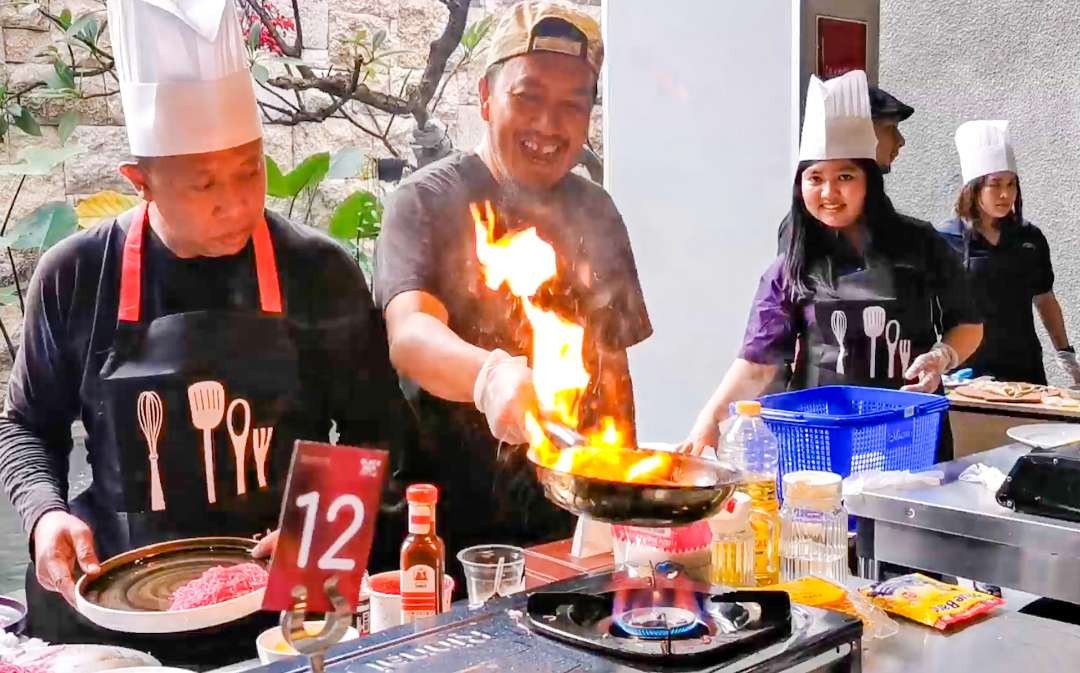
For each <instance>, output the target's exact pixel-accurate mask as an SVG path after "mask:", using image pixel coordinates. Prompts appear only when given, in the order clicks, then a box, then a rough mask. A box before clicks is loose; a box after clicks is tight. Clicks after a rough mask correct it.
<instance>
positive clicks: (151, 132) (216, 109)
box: [109, 0, 262, 157]
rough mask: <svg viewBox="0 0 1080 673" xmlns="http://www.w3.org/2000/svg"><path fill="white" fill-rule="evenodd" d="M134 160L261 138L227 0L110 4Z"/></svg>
mask: <svg viewBox="0 0 1080 673" xmlns="http://www.w3.org/2000/svg"><path fill="white" fill-rule="evenodd" d="M109 33H110V35H111V37H112V46H113V55H114V57H115V59H116V74H117V77H118V78H119V80H120V96H121V100H122V102H123V106H124V117H125V121H126V124H127V133H128V142H129V144H130V145H131V153H132V154H134V155H135V156H145V157H160V156H172V155H177V154H198V153H201V152H213V151H216V150H223V149H228V148H230V147H236V146H238V145H243V144H245V143H248V142H251V141H252V140H255V139H257V138H259V137H261V136H262V126H261V123H260V121H259V111H258V107H257V105H256V102H255V91H254V89H253V87H252V83H251V76H250V74H249V73H248V58H247V50H246V48H245V44H244V37H243V35H242V34H241V30H240V23H239V21H238V20H237V18H236V10H235V8H234V7H233V0H109Z"/></svg>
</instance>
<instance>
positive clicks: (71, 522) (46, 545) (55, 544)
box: [33, 510, 101, 607]
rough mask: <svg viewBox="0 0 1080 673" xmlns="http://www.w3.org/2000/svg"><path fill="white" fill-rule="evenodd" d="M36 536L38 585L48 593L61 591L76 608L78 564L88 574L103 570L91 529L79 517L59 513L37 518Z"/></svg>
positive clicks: (46, 514)
mask: <svg viewBox="0 0 1080 673" xmlns="http://www.w3.org/2000/svg"><path fill="white" fill-rule="evenodd" d="M33 537H34V566H35V567H36V568H37V581H38V583H39V584H41V586H42V587H43V588H45V589H47V590H48V591H56V592H58V593H59V594H60V595H61V596H63V597H64V600H66V601H67V602H68V603H69V604H71V605H72V606H73V607H74V605H75V578H74V575H73V571H74V569H75V564H76V562H77V563H78V564H79V567H80V568H81V569H82V571H83V572H84V573H86V574H87V575H95V574H97V573H98V572H100V571H101V568H100V566H99V565H98V558H97V552H96V551H94V535H93V533H91V532H90V527H89V526H87V525H86V524H85V523H84V522H83V521H82V520H81V519H79V518H78V517H75V516H72V515H71V514H68V513H67V512H61V511H58V510H57V511H52V512H46V513H45V514H43V515H42V516H41V518H39V519H38V521H37V524H35V525H34V536H33Z"/></svg>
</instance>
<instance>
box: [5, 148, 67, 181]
mask: <svg viewBox="0 0 1080 673" xmlns="http://www.w3.org/2000/svg"><path fill="white" fill-rule="evenodd" d="M85 151H86V148H85V147H83V146H82V145H65V146H64V147H61V148H59V149H49V148H47V147H27V148H24V149H23V150H21V151H20V152H19V157H18V158H19V160H18V161H17V162H15V163H13V164H8V165H6V166H0V175H48V174H49V173H52V172H53V169H55V168H56V167H57V166H59V165H60V164H62V163H64V162H65V161H67V160H68V159H70V158H72V157H75V156H78V155H80V154H82V153H83V152H85Z"/></svg>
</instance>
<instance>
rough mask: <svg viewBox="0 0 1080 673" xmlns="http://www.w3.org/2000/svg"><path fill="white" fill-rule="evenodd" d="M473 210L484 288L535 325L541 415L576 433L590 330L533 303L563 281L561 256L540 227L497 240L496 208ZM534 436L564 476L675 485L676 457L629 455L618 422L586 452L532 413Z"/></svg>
mask: <svg viewBox="0 0 1080 673" xmlns="http://www.w3.org/2000/svg"><path fill="white" fill-rule="evenodd" d="M470 210H471V212H472V216H473V223H474V226H475V230H476V256H477V259H479V260H480V266H481V268H482V270H483V273H484V283H485V284H486V285H487V286H488V288H490V289H492V290H496V289H498V288H499V287H501V286H503V285H506V286H507V288H509V290H510V293H511V294H512V295H514V297H515V298H517V299H518V300H519V301H520V302H521V305H522V308H523V309H524V311H525V317H526V319H528V321H529V324H530V325H531V326H532V329H533V346H532V367H533V387H534V388H535V389H536V398H537V402H538V404H539V410H540V413H541V414H542V415H543V416H544V417H545V418H550V419H551V420H554V421H558V422H559V423H562V424H563V425H565V426H567V427H569V428H573V429H575V430H576V429H578V428H579V426H580V422H581V419H580V407H581V399H582V396H583V395H584V392H585V390H586V388H588V385H589V372H588V370H587V369H585V360H584V344H585V328H584V327H582V326H581V325H578V324H576V323H573V322H571V321H569V320H566V319H565V318H563V317H562V316H560V315H558V314H557V313H555V312H553V311H548V310H545V309H542V308H540V307H539V306H537V305H536V304H535V303H534V301H533V299H534V298H535V296H536V294H537V292H539V290H540V288H541V287H542V286H543V285H544V283H546V282H548V281H549V280H551V279H553V278H555V277H556V276H557V273H558V265H557V258H556V256H555V250H554V248H552V247H551V245H550V244H549V243H547V242H546V241H544V240H543V239H541V238H540V237H539V236H538V235H537V233H536V229H535V228H533V227H530V228H528V229H525V230H523V231H518V232H515V233H511V234H506V235H504V236H502V237H501V238H499V239H498V240H496V239H495V211H494V210H493V208H492V206H491V203H490V202H485V203H484V208H483V211H481V209H480V207H479V206H478V205H477V204H475V203H474V204H471V205H470ZM526 430H527V431H528V435H529V440H530V441H529V444H530V447H531V448H532V450H533V451H534V452H535V454H536V456H537V459H538V460H539V461H540V463H541V464H542V465H544V466H546V467H549V468H551V469H554V470H556V471H559V472H572V473H574V474H580V475H583V476H591V477H597V478H601V479H611V480H615V481H627V482H649V483H652V482H658V481H665V480H667V478H668V477H669V475H670V472H671V469H672V463H673V461H672V459H671V458H670V457H669V456H665V455H663V454H659V455H650V456H648V457H646V458H638V457H636V456H633V457H628V456H627V454H625V453H623V452H621V451H620V450H621V449H623V448H625V446H626V442H625V437H624V435H623V433H621V432H620V431H619V426H618V424H617V423H616V421H615V419H614V418H610V417H606V418H603V419H601V427H600V429H599V430H598V431H597V432H594V433H591V434H589V435H588V436H587V437H586V443H585V445H584V446H575V447H571V448H569V449H564V450H559V449H558V448H557V447H556V446H555V445H554V444H552V443H551V441H550V440H549V439H548V437H547V434H546V433H545V432H544V430H543V428H542V427H541V425H540V423H539V421H538V420H537V419H536V418H535V417H533V416H532V415H531V414H530V415H528V416H527V417H526Z"/></svg>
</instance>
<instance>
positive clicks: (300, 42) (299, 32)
mask: <svg viewBox="0 0 1080 673" xmlns="http://www.w3.org/2000/svg"><path fill="white" fill-rule="evenodd" d="M292 15H293V25H294V26H296V39H295V40H293V49H294V50H295V51H296V56H297V58H299V57H300V54H302V53H304V29H303V28H302V27H301V26H300V0H292Z"/></svg>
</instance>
